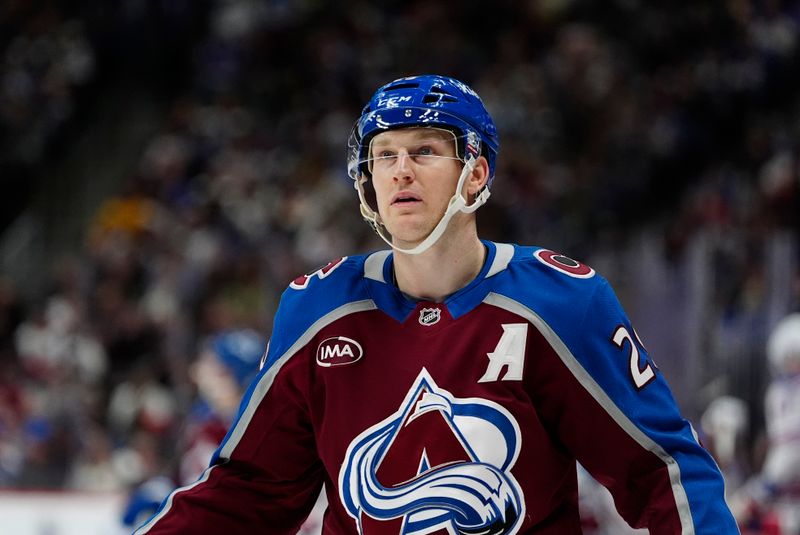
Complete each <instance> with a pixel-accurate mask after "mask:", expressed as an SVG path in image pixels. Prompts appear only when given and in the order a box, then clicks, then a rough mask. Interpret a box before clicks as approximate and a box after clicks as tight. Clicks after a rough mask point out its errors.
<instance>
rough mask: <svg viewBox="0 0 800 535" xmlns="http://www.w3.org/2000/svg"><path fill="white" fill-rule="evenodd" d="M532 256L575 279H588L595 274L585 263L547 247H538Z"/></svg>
mask: <svg viewBox="0 0 800 535" xmlns="http://www.w3.org/2000/svg"><path fill="white" fill-rule="evenodd" d="M533 256H534V258H536V259H537V260H538V261H539V262H541V263H542V264H544V265H546V266H548V267H551V268H553V269H555V270H556V271H560V272H561V273H563V274H565V275H569V276H570V277H574V278H576V279H590V278H592V277H594V275H595V270H594V269H592V268H591V267H589V266H587V265H586V264H582V263H580V262H578V261H577V260H573V259H572V258H569V257H568V256H564V255H562V254H559V253H556V252H553V251H549V250H547V249H539V250H538V251H536V252H535V253H533Z"/></svg>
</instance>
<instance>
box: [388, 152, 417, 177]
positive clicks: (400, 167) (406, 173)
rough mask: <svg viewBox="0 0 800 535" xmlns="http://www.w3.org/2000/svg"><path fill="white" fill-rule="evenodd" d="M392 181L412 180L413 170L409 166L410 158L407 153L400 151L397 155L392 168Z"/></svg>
mask: <svg viewBox="0 0 800 535" xmlns="http://www.w3.org/2000/svg"><path fill="white" fill-rule="evenodd" d="M393 175H394V180H395V181H400V180H414V170H413V169H412V166H411V156H410V155H409V154H408V151H407V150H405V149H401V150H400V151H399V152H398V153H397V163H396V164H395V166H394V173H393Z"/></svg>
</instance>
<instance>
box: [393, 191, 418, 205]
mask: <svg viewBox="0 0 800 535" xmlns="http://www.w3.org/2000/svg"><path fill="white" fill-rule="evenodd" d="M418 202H422V198H420V196H419V195H417V194H416V193H412V192H410V191H400V192H398V193H395V194H394V195H393V196H392V204H393V205H396V204H397V205H403V204H405V205H409V204H415V203H418Z"/></svg>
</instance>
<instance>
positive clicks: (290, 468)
mask: <svg viewBox="0 0 800 535" xmlns="http://www.w3.org/2000/svg"><path fill="white" fill-rule="evenodd" d="M287 321H290V320H289V318H287V317H286V310H282V308H281V307H279V309H278V313H277V316H276V320H275V326H274V330H273V340H272V342H271V343H270V344H269V348H268V350H267V355H265V362H266V364H265V365H264V367H263V369H262V370H261V372H260V373H259V375H258V376H257V377H256V379H255V380H254V381H253V383H252V384H251V385H250V387H249V389H248V391H247V392H246V394H245V395H244V397H243V400H242V402H241V405H240V408H239V413H238V415H237V418H236V420H235V421H234V423H233V424H232V426H231V427H230V429H229V430H228V433H227V436H226V437H225V439H224V440H223V442H222V444H221V445H220V447H219V448H218V449H217V451H216V452H215V454H214V456H213V458H212V460H211V464H210V466H209V468H208V469H206V471H205V472H204V473H203V475H202V476H201V478H200V479H199V480H198V481H197V482H195V483H194V484H192V485H189V486H186V487H183V488H179V489H177V490H175V491H173V492H172V493H171V494H170V495H169V496H168V497H167V499H166V500H165V501H164V503H163V504H162V505H161V508H160V509H159V511H158V512H157V513H156V515H155V516H154V517H153V518H152V519H150V520H149V521H148V522H147V523H146V524H144V525H143V526H142V527H141V528H139V530H137V531H136V532H135V535H140V534H144V533H148V534H166V533H225V534H226V535H233V534H238V533H242V534H244V533H248V534H249V533H252V532H253V526H269V532H270V533H274V534H278V535H280V534H290V533H291V534H294V533H297V530H298V529H299V527H300V525H301V524H302V522H303V521H304V520H305V518H306V517H307V516H308V514H309V512H310V511H311V509H312V507H313V505H314V503H315V501H316V498H317V496H318V494H319V491H320V489H321V487H322V483H323V479H324V470H323V468H322V463H321V462H320V460H319V458H318V456H317V453H316V451H317V449H316V445H315V438H314V434H313V431H312V426H311V422H310V417H309V411H308V407H307V403H306V393H307V392H308V391H309V385H308V384H307V383H308V381H309V374H308V373H307V372H305V371H304V366H307V363H306V362H307V361H306V360H305V359H303V358H302V354H300V355H298V354H297V353H298V351H302V349H299V350H298V348H297V347H296V345H292V346H291V347H289V348H287V347H286V345H287V344H286V343H284V342H281V341H278V342H279V343H276V337H277V338H281V335H280V333H281V329H284V328H286V327H285V325H284V323H285V322H287ZM275 352H282V354H276V353H275Z"/></svg>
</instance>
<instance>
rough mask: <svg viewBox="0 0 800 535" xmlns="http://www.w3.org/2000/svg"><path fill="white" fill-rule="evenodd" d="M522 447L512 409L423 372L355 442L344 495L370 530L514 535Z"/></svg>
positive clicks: (343, 479) (520, 513)
mask: <svg viewBox="0 0 800 535" xmlns="http://www.w3.org/2000/svg"><path fill="white" fill-rule="evenodd" d="M519 450H520V431H519V425H518V424H517V422H516V421H515V420H514V418H513V417H512V416H511V414H510V413H509V412H508V411H507V410H506V409H504V408H503V407H502V406H500V405H498V404H496V403H494V402H491V401H487V400H484V399H479V398H455V397H453V395H452V394H450V392H448V391H446V390H443V389H441V388H439V387H438V386H437V385H436V383H435V382H434V381H433V379H432V378H431V377H430V375H429V374H428V372H427V370H425V369H423V370H422V372H421V373H420V375H419V376H418V377H417V379H416V380H415V381H414V384H413V385H412V386H411V388H410V389H409V391H408V394H407V396H406V398H405V400H404V401H403V403H402V404H401V406H400V408H399V410H398V411H397V412H395V413H394V414H393V415H391V416H389V417H388V418H386V419H385V420H383V421H382V422H379V423H377V424H376V425H374V426H372V427H371V428H369V429H367V430H366V431H364V432H363V433H361V434H360V435H359V436H358V437H356V438H355V439H354V440H353V441H352V442H351V443H350V446H349V447H348V449H347V454H346V456H345V459H344V463H343V465H342V470H341V472H340V473H339V492H340V494H341V498H342V503H343V504H344V506H345V508H346V509H347V512H348V514H350V516H352V517H353V518H354V519H355V521H356V525H357V526H358V530H359V533H361V534H365V535H373V534H381V535H383V534H387V535H388V534H391V535H398V534H402V535H406V534H409V535H411V534H413V535H423V534H427V533H434V532H436V533H449V534H451V535H460V534H481V535H506V534H512V533H516V532H517V530H518V529H519V526H520V523H521V521H522V519H523V518H524V516H525V510H524V500H523V495H522V490H521V489H520V487H519V484H518V483H517V481H516V479H514V476H513V475H512V474H511V468H512V467H513V466H514V463H515V462H516V460H517V455H518V454H519Z"/></svg>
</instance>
